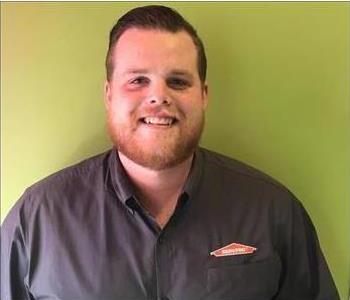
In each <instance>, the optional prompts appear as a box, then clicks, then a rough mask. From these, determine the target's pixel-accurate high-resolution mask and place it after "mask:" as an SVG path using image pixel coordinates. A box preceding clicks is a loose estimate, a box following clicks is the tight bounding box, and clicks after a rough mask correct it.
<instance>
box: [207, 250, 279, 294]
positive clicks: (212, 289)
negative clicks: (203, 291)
mask: <svg viewBox="0 0 350 300" xmlns="http://www.w3.org/2000/svg"><path fill="white" fill-rule="evenodd" d="M237 258H238V257H237ZM280 271H281V263H280V260H279V258H278V257H277V256H272V257H269V258H266V259H264V260H261V261H255V262H248V263H244V262H242V261H240V260H237V261H234V260H233V261H232V262H231V263H230V264H223V263H218V264H217V265H215V264H212V265H211V266H209V267H208V269H207V293H208V299H211V300H229V299H230V300H233V299H239V300H270V299H272V298H273V295H274V294H276V292H277V289H278V282H279V276H280Z"/></svg>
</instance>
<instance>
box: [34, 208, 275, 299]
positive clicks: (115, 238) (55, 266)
mask: <svg viewBox="0 0 350 300" xmlns="http://www.w3.org/2000/svg"><path fill="white" fill-rule="evenodd" d="M105 213H106V214H107V215H105V216H103V212H99V211H96V219H95V220H89V221H88V222H86V220H83V219H81V220H75V221H74V222H58V220H53V221H52V223H51V224H50V225H49V226H47V227H46V229H45V230H44V231H42V232H41V234H40V235H37V237H36V238H35V236H33V237H32V239H33V240H32V243H31V245H32V248H31V251H32V252H33V255H32V256H31V262H30V266H29V268H30V272H29V276H28V286H29V290H30V292H31V293H32V294H33V296H34V297H35V299H59V300H80V299H81V300H90V299H91V300H95V299H96V300H97V299H98V300H109V299H113V300H115V299H121V300H128V299H138V300H143V299H149V300H151V299H152V300H153V299H154V300H155V299H157V300H158V299H164V300H165V299H172V300H176V299H179V300H180V299H181V300H196V299H203V300H205V299H208V300H220V299H251V300H265V299H266V300H269V299H272V298H273V295H274V294H275V293H276V292H277V289H278V282H279V277H280V270H281V264H280V260H279V257H278V254H277V253H276V252H275V249H274V245H273V239H272V236H271V228H270V226H269V223H268V222H265V221H261V222H260V224H255V225H254V224H252V222H253V218H252V217H250V216H249V215H248V216H245V217H242V218H239V217H237V218H236V219H234V218H227V216H222V217H224V218H227V220H226V221H225V222H219V221H218V220H217V217H214V216H212V217H207V218H204V219H201V218H202V217H203V216H201V215H199V214H198V213H196V212H191V211H190V212H187V213H184V214H183V215H181V216H180V217H179V218H176V219H174V220H173V219H171V220H170V222H169V224H168V225H167V226H166V227H165V228H164V230H163V231H161V232H159V233H155V232H154V231H153V230H152V229H151V227H150V226H149V224H148V223H147V220H145V219H144V216H141V215H139V214H137V213H135V214H128V213H127V214H120V213H116V212H115V214H113V211H108V212H105ZM113 215H114V218H116V219H113ZM39 236H40V237H39ZM232 243H235V244H236V245H235V246H231V247H230V246H229V245H232ZM225 246H228V248H227V247H226V248H224V249H222V250H221V252H220V249H221V248H223V247H225ZM245 246H247V247H246V248H245ZM249 247H252V248H254V249H255V250H254V251H248V250H249V249H250V248H249ZM244 249H245V250H244ZM247 249H248V250H247ZM216 250H219V251H217V252H215V251H216ZM213 252H215V253H216V254H217V255H213Z"/></svg>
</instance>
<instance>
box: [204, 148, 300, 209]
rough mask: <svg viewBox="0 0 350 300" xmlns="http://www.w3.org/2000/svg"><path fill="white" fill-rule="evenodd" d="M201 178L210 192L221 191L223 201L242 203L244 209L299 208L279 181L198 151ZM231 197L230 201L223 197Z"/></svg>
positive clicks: (248, 167)
mask: <svg viewBox="0 0 350 300" xmlns="http://www.w3.org/2000/svg"><path fill="white" fill-rule="evenodd" d="M200 153H201V155H202V157H203V173H204V174H203V176H204V180H205V181H206V182H210V188H209V189H211V190H212V189H213V188H214V187H216V189H217V190H220V191H219V192H218V194H224V198H225V199H227V198H229V199H233V198H234V199H235V201H241V202H242V203H244V205H248V206H251V205H254V204H256V205H258V206H260V205H269V206H270V207H271V208H273V209H276V210H277V211H282V210H283V211H286V210H287V211H288V210H290V209H292V207H293V206H295V205H297V206H299V205H301V203H300V201H299V200H298V199H297V198H296V197H295V195H294V194H293V193H292V192H291V191H290V190H289V189H288V188H287V187H286V186H285V185H283V184H282V183H280V182H279V181H278V180H276V179H274V178H272V177H271V176H269V175H267V174H266V173H264V172H262V171H260V170H258V169H256V168H254V167H252V166H250V165H248V164H245V163H243V162H241V161H238V160H236V159H233V158H231V157H228V156H226V155H222V154H219V153H216V152H213V151H210V150H207V149H203V148H201V149H200ZM226 195H230V196H231V197H225V196H226Z"/></svg>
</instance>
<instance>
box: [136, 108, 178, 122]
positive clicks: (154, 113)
mask: <svg viewBox="0 0 350 300" xmlns="http://www.w3.org/2000/svg"><path fill="white" fill-rule="evenodd" d="M131 115H132V116H133V119H135V120H136V121H138V120H140V119H143V118H145V117H158V118H174V119H176V120H180V119H182V118H183V116H184V113H183V112H182V111H181V110H179V109H173V108H172V109H168V108H164V107H162V106H157V107H147V108H144V109H140V110H138V111H134V112H132V114H131Z"/></svg>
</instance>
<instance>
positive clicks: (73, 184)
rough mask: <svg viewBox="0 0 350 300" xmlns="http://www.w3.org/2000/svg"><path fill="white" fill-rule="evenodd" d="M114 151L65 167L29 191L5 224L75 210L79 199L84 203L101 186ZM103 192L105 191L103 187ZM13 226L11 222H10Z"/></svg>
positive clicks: (25, 192)
mask: <svg viewBox="0 0 350 300" xmlns="http://www.w3.org/2000/svg"><path fill="white" fill-rule="evenodd" d="M110 154H111V150H109V151H106V152H104V153H102V154H99V155H96V156H93V157H90V158H88V159H85V160H83V161H81V162H79V163H77V164H75V165H72V166H69V167H66V168H64V169H62V170H60V171H58V172H56V173H53V174H51V175H49V176H47V177H46V178H43V179H41V180H40V181H38V182H36V183H34V184H33V185H32V186H30V187H28V188H26V190H25V191H24V193H23V194H22V196H21V197H20V199H18V201H17V202H16V203H15V205H14V206H13V207H12V209H11V210H10V212H9V214H8V215H7V217H6V218H5V220H4V224H6V223H8V222H9V220H11V219H16V220H19V218H20V219H23V220H27V219H30V218H31V216H33V215H36V214H40V211H41V212H42V211H43V210H44V211H45V212H46V213H47V212H49V211H52V212H54V211H55V210H56V209H58V208H59V209H60V210H62V209H64V207H68V206H69V207H72V204H73V203H74V202H76V201H77V200H78V199H84V198H88V197H83V195H84V193H85V194H88V193H91V191H95V190H96V185H97V186H101V183H103V182H104V177H105V175H106V173H107V168H108V166H107V165H108V158H109V156H110ZM101 188H103V187H101ZM10 223H11V222H10Z"/></svg>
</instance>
